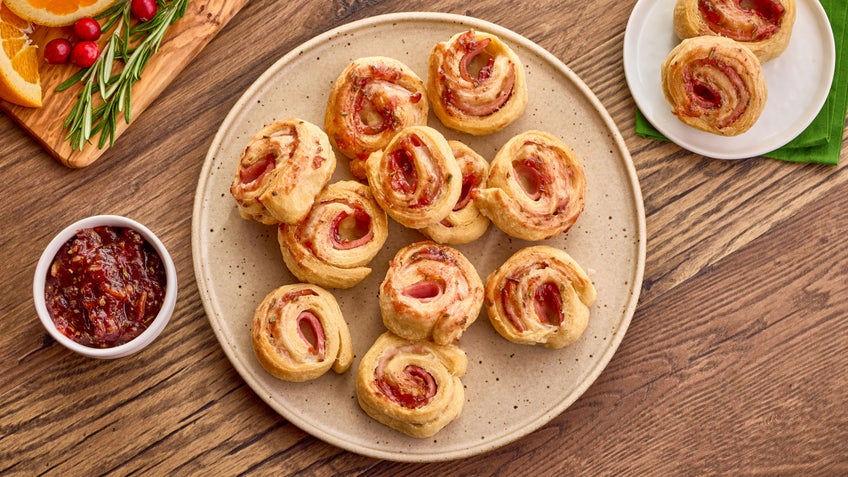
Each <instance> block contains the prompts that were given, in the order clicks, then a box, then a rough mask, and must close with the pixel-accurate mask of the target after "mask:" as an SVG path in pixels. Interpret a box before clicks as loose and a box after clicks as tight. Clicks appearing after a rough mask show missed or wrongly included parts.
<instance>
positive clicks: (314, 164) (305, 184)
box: [230, 118, 336, 224]
mask: <svg viewBox="0 0 848 477" xmlns="http://www.w3.org/2000/svg"><path fill="white" fill-rule="evenodd" d="M335 170H336V155H335V154H334V153H333V148H332V146H331V145H330V141H329V139H328V138H327V135H326V134H325V133H324V131H322V130H321V128H319V127H318V126H316V125H315V124H312V123H310V122H307V121H304V120H302V119H298V118H285V119H282V120H279V121H277V122H274V123H273V124H269V125H268V126H265V127H264V128H262V129H261V130H259V132H257V133H256V134H255V135H254V136H253V138H251V140H250V142H249V143H248V145H247V147H246V148H245V149H244V151H243V152H242V154H241V157H240V158H239V162H238V167H237V168H236V173H235V177H234V178H233V182H232V184H231V185H230V194H231V195H232V196H233V198H235V200H236V204H237V205H238V210H239V214H240V215H241V216H242V217H243V218H245V219H248V220H255V221H258V222H261V223H263V224H277V223H280V222H282V223H294V222H297V221H299V220H301V219H302V218H303V217H305V216H306V214H307V213H308V212H309V209H310V208H311V207H312V202H313V201H314V200H315V196H316V195H318V192H320V191H321V189H323V188H324V186H325V185H327V183H328V182H329V181H330V177H332V175H333V172H334V171H335Z"/></svg>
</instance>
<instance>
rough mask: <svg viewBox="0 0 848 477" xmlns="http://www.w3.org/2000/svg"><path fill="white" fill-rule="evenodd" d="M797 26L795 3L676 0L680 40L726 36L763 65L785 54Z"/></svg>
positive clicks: (788, 0)
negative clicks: (744, 48) (747, 49)
mask: <svg viewBox="0 0 848 477" xmlns="http://www.w3.org/2000/svg"><path fill="white" fill-rule="evenodd" d="M794 23H795V0H745V1H740V0H677V4H676V5H675V7H674V32H675V33H676V34H677V36H678V38H680V39H681V40H685V39H687V38H693V37H696V36H704V35H713V36H723V37H726V38H730V39H732V40H736V41H738V42H741V43H743V44H744V45H745V46H747V47H748V48H750V49H751V51H752V52H753V53H754V54H755V55H756V56H757V58H759V59H760V61H761V62H763V63H765V62H766V61H769V60H772V59H774V58H777V57H778V56H780V54H781V53H783V51H784V50H786V47H787V46H789V40H790V38H791V37H792V27H793V25H794Z"/></svg>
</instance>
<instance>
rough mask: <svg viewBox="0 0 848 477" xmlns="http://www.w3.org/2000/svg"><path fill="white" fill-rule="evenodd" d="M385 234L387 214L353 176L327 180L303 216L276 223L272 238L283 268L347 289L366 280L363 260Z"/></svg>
mask: <svg viewBox="0 0 848 477" xmlns="http://www.w3.org/2000/svg"><path fill="white" fill-rule="evenodd" d="M387 237H388V219H387V217H386V212H384V211H383V209H381V208H380V206H379V205H378V204H377V202H376V201H374V197H373V196H372V195H371V188H370V187H368V186H367V185H364V184H361V183H359V182H356V181H340V182H336V183H333V184H330V185H328V186H327V187H326V188H325V189H324V190H323V191H322V192H321V193H320V194H319V195H318V197H317V198H316V199H315V205H313V206H312V210H311V211H310V212H309V215H307V216H306V218H305V219H303V220H302V221H300V222H298V223H297V224H281V225H280V226H279V228H278V230H277V240H278V242H279V244H280V251H281V252H282V255H283V261H284V262H285V264H286V267H287V268H288V269H289V271H291V272H292V274H293V275H294V276H295V277H297V278H298V279H299V280H301V281H304V282H309V283H314V284H316V285H319V286H322V287H329V288H350V287H352V286H354V285H356V284H357V283H359V282H361V281H362V280H364V279H365V277H367V276H368V275H369V274H370V273H371V268H369V267H367V266H366V265H367V264H368V263H369V262H371V260H372V259H373V258H374V256H376V255H377V253H379V252H380V249H381V248H382V247H383V244H384V243H386V238H387Z"/></svg>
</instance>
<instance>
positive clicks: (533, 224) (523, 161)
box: [476, 131, 586, 241]
mask: <svg viewBox="0 0 848 477" xmlns="http://www.w3.org/2000/svg"><path fill="white" fill-rule="evenodd" d="M585 195H586V176H585V174H584V172H583V166H582V164H580V161H579V160H578V158H577V156H576V155H575V154H574V152H573V151H572V150H571V148H569V147H568V146H567V145H566V144H565V143H563V142H562V141H560V140H559V139H558V138H556V137H555V136H553V135H551V134H549V133H546V132H542V131H527V132H525V133H522V134H519V135H517V136H515V137H513V138H512V139H510V140H509V141H507V143H506V144H504V146H503V147H501V149H500V150H499V151H498V153H497V154H496V155H495V158H494V159H493V160H492V164H491V168H490V169H489V179H488V182H487V186H486V188H485V189H480V190H479V191H478V192H477V194H476V196H477V198H478V203H477V204H478V207H480V211H481V212H483V215H485V216H487V217H488V218H489V219H491V221H492V223H493V224H495V226H497V227H498V228H499V229H501V230H503V231H504V232H506V233H507V234H508V235H510V236H512V237H515V238H519V239H523V240H533V241H535V240H544V239H549V238H552V237H555V236H557V235H559V234H561V233H563V232H565V231H566V230H568V229H569V228H571V226H572V225H573V224H574V222H575V221H577V218H578V217H579V216H580V213H581V212H582V211H583V206H584V203H585Z"/></svg>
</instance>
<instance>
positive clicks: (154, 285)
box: [44, 226, 166, 348]
mask: <svg viewBox="0 0 848 477" xmlns="http://www.w3.org/2000/svg"><path fill="white" fill-rule="evenodd" d="M165 282H166V279H165V267H164V265H163V263H162V259H161V258H160V257H159V255H158V254H157V253H156V251H155V250H154V249H153V246H152V245H151V244H149V243H148V242H147V241H146V240H145V239H144V238H143V237H142V236H141V235H140V234H139V233H138V232H136V231H135V230H132V229H130V228H125V227H110V226H101V227H94V228H87V229H82V230H79V231H78V232H77V234H76V235H75V236H74V237H72V238H71V239H70V240H68V241H67V242H66V243H65V244H64V245H62V247H61V248H60V249H59V252H58V253H57V254H56V257H55V258H54V259H53V263H52V264H51V266H50V270H49V271H48V272H47V280H46V285H45V291H44V295H45V299H46V302H47V309H48V311H49V312H50V316H51V318H53V323H55V325H56V329H58V330H59V331H60V332H61V333H62V334H64V335H65V336H67V337H68V338H71V339H72V340H74V341H76V342H77V343H80V344H82V345H85V346H89V347H92V348H111V347H113V346H118V345H121V344H123V343H126V342H128V341H130V340H132V339H133V338H135V337H136V336H138V335H140V334H141V333H142V332H143V331H144V330H146V329H147V327H148V326H149V325H150V323H151V322H153V319H154V318H156V315H157V314H158V313H159V309H160V308H162V302H163V299H164V297H165Z"/></svg>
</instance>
